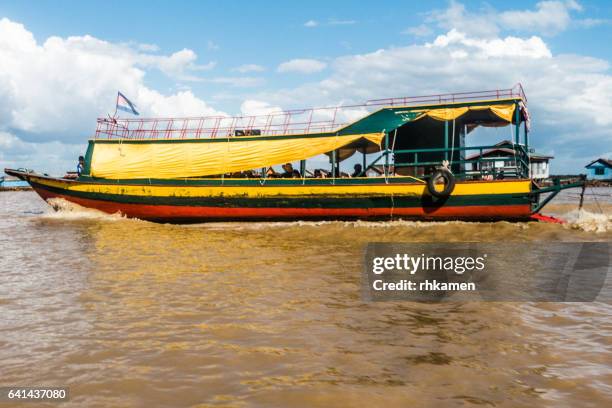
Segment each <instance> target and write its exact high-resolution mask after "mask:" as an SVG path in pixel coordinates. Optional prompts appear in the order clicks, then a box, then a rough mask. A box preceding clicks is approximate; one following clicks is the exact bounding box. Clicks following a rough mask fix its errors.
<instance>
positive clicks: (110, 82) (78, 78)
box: [0, 18, 214, 142]
mask: <svg viewBox="0 0 612 408" xmlns="http://www.w3.org/2000/svg"><path fill="white" fill-rule="evenodd" d="M195 60H196V56H195V53H193V51H191V50H181V51H178V52H175V53H173V54H171V55H169V56H168V55H151V54H147V53H141V52H137V51H134V49H132V48H130V47H129V46H126V45H122V44H114V43H109V42H106V41H102V40H99V39H96V38H94V37H91V36H87V35H86V36H81V37H68V38H60V37H49V38H48V39H47V40H46V41H44V42H43V43H38V42H37V41H36V39H35V38H34V36H33V35H32V33H31V32H29V31H28V30H27V29H26V28H25V27H24V26H23V25H21V24H18V23H15V22H12V21H10V20H8V19H6V18H4V19H1V20H0V100H2V104H0V130H4V131H10V132H11V133H14V134H16V135H18V136H19V137H20V138H21V139H23V140H25V141H40V142H48V141H51V140H57V139H61V140H63V141H71V142H77V141H81V142H84V141H85V140H86V138H87V137H88V136H90V135H91V134H92V132H93V130H94V129H95V118H96V117H97V116H104V115H105V114H106V113H107V112H112V111H113V110H114V101H115V97H116V92H117V90H118V89H119V90H121V91H122V92H123V93H124V94H126V95H127V96H128V97H129V98H131V99H132V100H133V101H134V102H135V103H136V104H137V105H138V107H139V108H140V110H141V113H142V114H143V115H150V114H156V115H168V114H170V113H171V114H183V113H184V114H187V113H189V114H193V113H196V112H198V113H199V114H205V113H208V112H214V109H211V108H210V107H209V106H207V105H206V103H205V102H204V101H202V100H200V99H198V98H196V97H195V96H194V95H193V94H191V93H190V92H180V93H178V94H175V95H169V96H168V95H163V94H161V93H159V92H156V91H153V90H151V89H150V88H148V87H147V86H145V85H144V77H145V70H144V69H147V68H148V69H152V68H156V69H160V70H161V71H162V72H165V73H167V74H168V75H171V76H174V75H178V76H181V75H191V72H192V71H191V70H194V69H195V70H200V69H206V68H208V67H206V66H201V65H198V64H196V63H195ZM141 98H142V99H141ZM175 104H176V105H175ZM162 107H165V108H167V110H171V112H169V111H164V109H162Z"/></svg>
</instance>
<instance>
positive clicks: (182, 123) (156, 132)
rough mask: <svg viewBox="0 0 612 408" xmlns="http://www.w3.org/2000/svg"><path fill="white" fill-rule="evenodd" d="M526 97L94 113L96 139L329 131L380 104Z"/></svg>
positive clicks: (507, 94)
mask: <svg viewBox="0 0 612 408" xmlns="http://www.w3.org/2000/svg"><path fill="white" fill-rule="evenodd" d="M508 98H521V99H522V100H523V101H524V102H525V103H526V102H527V98H526V97H525V92H524V91H523V87H522V86H521V84H516V85H515V86H514V87H512V88H509V89H496V90H490V91H477V92H458V93H448V94H436V95H425V96H406V97H400V98H387V99H373V100H369V101H367V102H365V103H362V104H357V105H341V106H333V107H320V108H309V109H294V110H271V111H269V112H267V113H266V114H263V115H243V116H219V115H218V116H203V117H184V118H119V117H108V118H98V121H97V122H98V123H97V128H96V133H95V136H94V138H95V139H135V140H156V139H201V138H228V137H240V136H259V135H266V136H276V135H294V134H313V133H326V132H334V131H336V130H338V129H341V128H342V127H344V126H346V125H347V124H350V123H353V122H355V121H356V120H358V119H361V118H363V117H364V116H366V115H368V114H369V113H371V112H373V111H374V110H378V109H381V108H383V107H385V106H419V105H434V104H445V103H455V102H474V101H479V100H497V99H508Z"/></svg>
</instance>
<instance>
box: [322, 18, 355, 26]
mask: <svg viewBox="0 0 612 408" xmlns="http://www.w3.org/2000/svg"><path fill="white" fill-rule="evenodd" d="M356 23H357V21H355V20H339V19H335V18H332V19H330V20H329V21H328V22H327V24H329V25H353V24H356Z"/></svg>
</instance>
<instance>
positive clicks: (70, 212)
mask: <svg viewBox="0 0 612 408" xmlns="http://www.w3.org/2000/svg"><path fill="white" fill-rule="evenodd" d="M47 202H48V203H49V205H50V206H51V207H53V210H49V211H47V212H45V213H44V214H42V215H41V217H42V218H45V219H52V220H101V221H123V220H128V218H127V217H126V216H125V215H122V214H121V213H115V214H107V213H105V212H102V211H99V210H95V209H93V208H86V207H81V206H80V205H78V204H75V203H72V202H70V201H67V200H64V199H63V198H51V199H49V200H47Z"/></svg>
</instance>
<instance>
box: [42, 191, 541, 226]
mask: <svg viewBox="0 0 612 408" xmlns="http://www.w3.org/2000/svg"><path fill="white" fill-rule="evenodd" d="M35 190H36V192H37V193H38V194H39V195H40V196H41V197H42V198H43V199H44V200H48V199H50V198H62V199H64V200H66V201H70V202H73V203H75V204H78V205H80V206H82V207H86V208H94V209H96V210H99V211H103V212H105V213H108V214H115V213H118V212H119V213H121V214H124V215H126V216H128V217H131V218H139V219H142V220H151V221H156V220H157V221H161V220H163V221H176V222H181V221H187V220H190V221H191V220H202V221H205V220H228V219H235V220H238V219H309V218H310V219H325V218H328V219H333V218H337V219H342V218H389V217H391V216H394V217H406V218H415V219H525V218H529V216H530V214H531V208H530V206H529V205H528V204H525V205H496V206H484V205H483V206H455V207H444V206H443V207H440V208H437V209H433V208H426V209H425V208H422V207H400V208H397V207H396V208H273V207H268V208H250V207H241V208H236V207H196V206H172V205H147V204H128V203H117V202H113V201H102V200H92V199H88V198H80V197H73V196H67V195H63V194H56V193H53V192H50V191H47V190H44V189H35Z"/></svg>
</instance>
